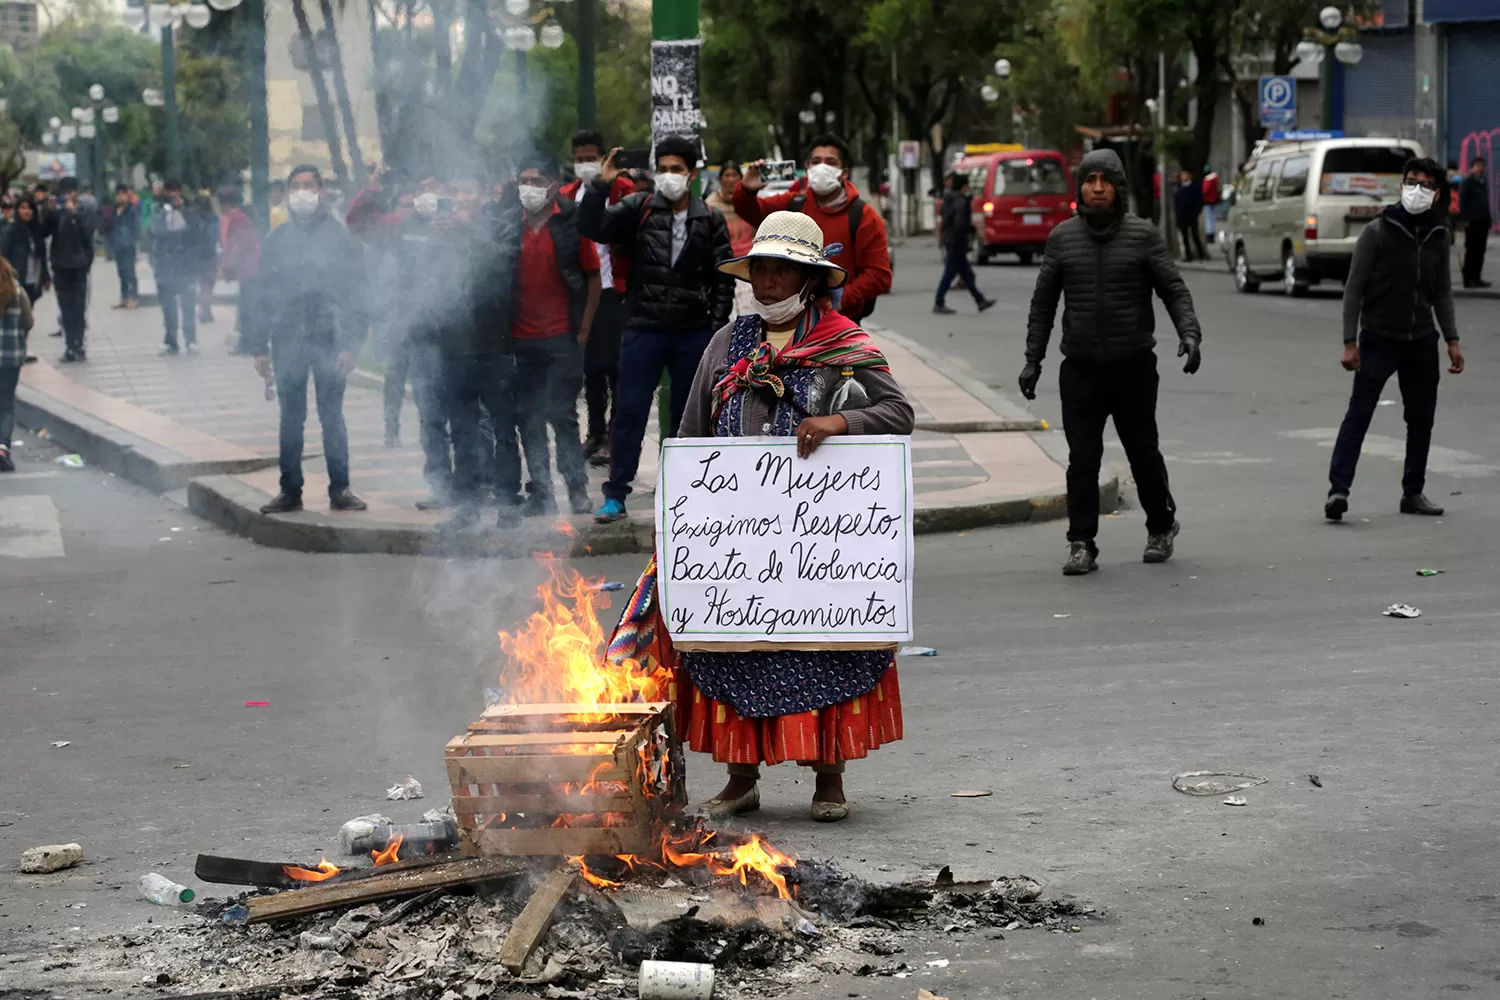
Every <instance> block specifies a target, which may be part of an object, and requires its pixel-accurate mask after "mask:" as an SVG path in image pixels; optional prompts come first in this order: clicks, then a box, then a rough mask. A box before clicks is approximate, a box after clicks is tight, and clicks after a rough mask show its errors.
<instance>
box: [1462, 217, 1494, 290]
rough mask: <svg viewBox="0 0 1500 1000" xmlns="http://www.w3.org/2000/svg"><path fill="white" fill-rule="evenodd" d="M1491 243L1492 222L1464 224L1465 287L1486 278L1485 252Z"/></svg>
mask: <svg viewBox="0 0 1500 1000" xmlns="http://www.w3.org/2000/svg"><path fill="white" fill-rule="evenodd" d="M1489 241H1490V220H1489V219H1475V220H1474V221H1472V222H1466V223H1464V263H1463V276H1464V285H1465V286H1466V287H1467V286H1470V285H1475V284H1478V283H1479V280H1480V279H1481V278H1482V277H1483V276H1484V251H1485V248H1486V247H1487V246H1488V245H1489Z"/></svg>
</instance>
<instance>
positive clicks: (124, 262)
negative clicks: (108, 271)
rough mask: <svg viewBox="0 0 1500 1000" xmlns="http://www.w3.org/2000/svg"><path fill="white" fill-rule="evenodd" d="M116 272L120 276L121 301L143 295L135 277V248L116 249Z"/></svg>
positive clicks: (127, 300)
mask: <svg viewBox="0 0 1500 1000" xmlns="http://www.w3.org/2000/svg"><path fill="white" fill-rule="evenodd" d="M115 273H116V274H118V275H119V276H120V301H121V302H129V301H130V300H131V299H138V298H140V297H141V288H140V284H139V282H137V281H136V277H135V248H134V247H131V248H130V249H128V250H116V251H115Z"/></svg>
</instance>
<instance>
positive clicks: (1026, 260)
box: [1016, 250, 1031, 267]
mask: <svg viewBox="0 0 1500 1000" xmlns="http://www.w3.org/2000/svg"><path fill="white" fill-rule="evenodd" d="M1016 256H1017V257H1019V258H1020V260H1021V266H1022V267H1029V266H1031V251H1030V250H1022V251H1021V252H1020V253H1018V254H1016Z"/></svg>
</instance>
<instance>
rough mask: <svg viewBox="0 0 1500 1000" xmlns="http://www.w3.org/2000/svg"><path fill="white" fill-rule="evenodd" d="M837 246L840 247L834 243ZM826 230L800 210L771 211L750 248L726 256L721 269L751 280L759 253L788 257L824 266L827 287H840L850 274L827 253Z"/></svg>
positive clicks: (798, 262)
mask: <svg viewBox="0 0 1500 1000" xmlns="http://www.w3.org/2000/svg"><path fill="white" fill-rule="evenodd" d="M835 249H836V250H837V249H838V248H837V247H835ZM824 253H825V251H824V250H823V230H821V229H819V228H818V224H817V223H816V222H814V221H813V220H812V219H811V218H810V217H808V216H806V215H803V214H802V213H801V212H772V213H771V214H770V215H768V216H766V217H765V220H764V221H762V222H761V224H760V228H759V229H757V230H756V231H755V242H754V243H753V244H751V246H750V252H749V253H747V254H745V256H743V257H736V258H735V259H734V260H726V261H725V262H724V263H722V264H720V265H719V270H720V271H723V272H724V273H725V274H732V275H734V276H735V277H736V278H739V279H740V280H741V281H749V280H750V262H751V261H752V260H754V259H755V258H756V257H775V258H778V259H780V260H789V261H791V262H792V263H793V264H802V265H804V266H807V267H821V268H823V269H824V270H827V271H829V272H831V273H830V274H829V275H828V287H829V288H837V287H839V286H840V285H842V284H843V283H844V279H845V278H846V277H848V275H847V274H846V273H845V271H844V269H843V268H842V267H839V266H838V265H837V264H835V263H834V262H833V261H831V260H829V259H828V258H827V257H826V256H824Z"/></svg>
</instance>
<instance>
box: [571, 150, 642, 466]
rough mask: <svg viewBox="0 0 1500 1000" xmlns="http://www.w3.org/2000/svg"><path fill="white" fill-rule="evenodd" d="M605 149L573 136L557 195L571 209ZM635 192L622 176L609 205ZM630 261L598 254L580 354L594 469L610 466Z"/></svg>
mask: <svg viewBox="0 0 1500 1000" xmlns="http://www.w3.org/2000/svg"><path fill="white" fill-rule="evenodd" d="M607 152H609V147H608V146H606V145H605V144H604V136H602V135H601V134H599V133H598V132H596V131H594V130H593V129H580V130H578V131H577V132H574V133H573V177H574V178H575V179H574V180H571V181H569V182H568V183H566V184H564V185H563V187H562V190H561V191H559V192H558V193H557V196H558V198H559V199H562V200H564V201H571V202H573V203H574V204H575V205H576V204H579V203H580V202H582V201H583V195H584V192H585V191H587V190H588V182H589V181H591V180H593V179H594V178H595V177H598V176H599V172H600V170H602V169H603V165H604V154H605V153H607ZM634 191H635V186H634V185H633V184H632V183H631V182H630V178H629V177H627V176H625V175H624V174H621V175H620V176H619V177H616V178H615V182H614V184H613V185H611V187H610V190H609V204H611V205H613V204H615V203H616V202H617V201H619V200H620V199H621V198H626V197H629V196H630V195H631V194H632V193H634ZM629 269H630V255H629V254H628V253H626V252H625V251H624V250H618V251H617V250H616V248H614V247H605V248H604V250H603V252H601V253H600V254H599V287H600V292H599V308H598V310H597V311H596V312H595V314H594V326H593V329H592V330H590V331H589V342H588V344H587V346H585V347H584V351H583V396H584V399H585V401H586V402H587V404H588V409H589V429H588V438H587V439H586V440H585V441H584V445H583V453H584V455H585V456H586V457H588V458H590V459H592V460H593V462H594V464H595V465H605V466H607V465H609V425H610V424H612V423H613V422H614V418H615V407H614V400H615V391H616V390H615V385H616V382H617V381H618V379H619V375H620V335H621V333H622V332H623V330H624V329H625V276H626V274H627V272H628V271H629Z"/></svg>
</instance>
